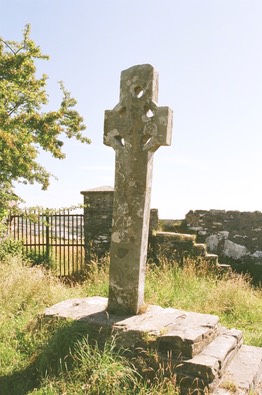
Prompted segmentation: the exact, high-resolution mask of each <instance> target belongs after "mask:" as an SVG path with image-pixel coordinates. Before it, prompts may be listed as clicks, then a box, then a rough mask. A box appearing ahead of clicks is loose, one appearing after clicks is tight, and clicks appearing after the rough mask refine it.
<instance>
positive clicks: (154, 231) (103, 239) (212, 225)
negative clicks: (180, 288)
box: [81, 186, 262, 282]
mask: <svg viewBox="0 0 262 395" xmlns="http://www.w3.org/2000/svg"><path fill="white" fill-rule="evenodd" d="M81 193H82V194H83V195H84V205H85V208H84V217H85V219H84V222H85V230H84V232H85V251H86V261H87V262H90V260H91V259H92V257H93V256H94V255H96V256H97V257H98V258H100V257H101V256H103V255H105V254H107V253H108V252H109V249H110V241H111V232H112V213H113V198H114V190H113V188H112V187H107V186H106V187H99V188H95V189H91V190H87V191H83V192H81ZM163 251H164V252H165V255H166V256H167V257H170V258H174V259H176V260H178V261H181V262H182V261H183V258H184V257H186V256H205V257H206V258H207V259H209V260H210V263H211V262H212V264H213V265H215V264H216V256H215V255H218V261H219V263H221V264H230V265H231V266H232V267H233V268H234V269H235V270H236V271H239V272H247V273H250V274H251V275H252V277H253V278H255V280H256V281H257V282H261V281H262V213H261V212H259V211H255V212H240V211H225V210H210V211H206V210H197V211H189V212H188V213H187V214H186V217H185V219H184V220H161V219H160V220H159V218H158V210H157V209H151V211H150V225H149V250H148V257H149V258H150V259H151V260H153V261H155V262H157V261H158V258H159V256H160V255H161V254H162V253H163Z"/></svg>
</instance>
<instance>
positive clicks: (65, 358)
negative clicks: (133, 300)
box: [0, 257, 262, 395]
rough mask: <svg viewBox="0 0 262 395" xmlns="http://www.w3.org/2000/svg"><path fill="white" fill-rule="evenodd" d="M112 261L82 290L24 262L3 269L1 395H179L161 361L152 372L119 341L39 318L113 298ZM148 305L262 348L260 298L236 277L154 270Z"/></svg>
mask: <svg viewBox="0 0 262 395" xmlns="http://www.w3.org/2000/svg"><path fill="white" fill-rule="evenodd" d="M107 293H108V262H107V261H106V260H105V261H103V262H99V263H98V262H93V264H92V265H91V267H90V268H89V272H88V274H87V275H86V277H85V279H84V280H83V279H82V282H81V284H77V283H72V284H67V285H66V284H65V283H62V282H60V281H59V280H58V279H56V278H55V277H53V276H52V274H50V272H47V271H46V270H45V269H43V268H42V267H29V266H28V265H27V264H26V263H24V262H23V261H22V260H21V259H20V258H19V257H9V258H8V259H6V260H5V261H2V262H0V394H3V395H5V394H6V395H12V394H13V395H25V394H27V395H29V394H38V395H58V394H59V395H60V394H65V395H66V394H67V395H72V394H77V395H81V394H90V395H101V394H110V395H111V394H112V395H118V394H126V395H129V394H130V395H131V394H132V395H149V394H151V395H154V394H158V395H162V394H167V395H169V394H170V395H171V394H173V395H175V394H176V393H177V392H176V390H175V389H174V388H175V382H174V380H173V379H172V376H171V377H170V378H167V377H166V375H165V374H164V373H165V372H164V371H163V366H161V363H160V362H159V361H158V360H157V355H152V356H150V358H151V361H152V366H153V364H154V367H155V366H157V369H156V372H154V371H153V368H152V367H150V365H149V366H148V365H143V363H144V362H143V360H142V359H139V358H136V359H133V360H131V361H130V360H128V359H127V358H126V356H124V355H125V354H124V353H122V351H121V350H120V351H119V350H118V351H116V350H115V348H114V342H113V341H112V342H108V343H106V345H105V347H104V348H103V349H101V348H99V347H98V346H97V345H96V344H91V345H90V343H89V342H88V337H87V328H86V326H85V325H82V326H81V325H76V324H75V323H74V322H71V321H68V320H67V321H61V320H59V321H55V320H54V321H52V322H51V323H50V322H47V321H45V320H41V319H39V318H38V319H37V316H38V314H41V313H42V312H43V310H44V309H45V308H46V307H47V306H50V305H52V304H54V303H57V302H59V301H61V300H64V299H67V298H71V297H84V296H92V295H100V296H107ZM145 299H146V302H147V303H150V304H159V305H161V306H163V307H167V306H168V307H175V308H178V309H183V310H190V311H198V312H202V313H210V314H217V315H219V316H220V319H221V322H222V324H223V325H225V326H228V327H236V328H238V329H242V330H243V331H244V338H245V343H246V344H250V345H256V346H262V335H261V333H260V332H261V331H260V328H261V327H262V292H261V290H259V289H255V288H253V287H252V286H251V285H250V283H249V282H248V280H247V279H246V278H244V277H241V276H238V275H225V276H219V277H218V276H217V275H216V274H215V273H214V272H210V270H209V269H208V268H207V267H205V266H204V264H202V265H200V266H199V267H198V268H197V267H196V265H195V262H193V261H188V262H187V264H186V266H185V268H184V269H183V270H182V269H181V268H179V267H178V266H177V265H176V263H174V262H171V263H170V262H167V261H165V260H163V262H162V265H160V266H155V265H149V266H148V269H147V275H146V289H145Z"/></svg>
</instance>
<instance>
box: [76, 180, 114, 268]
mask: <svg viewBox="0 0 262 395" xmlns="http://www.w3.org/2000/svg"><path fill="white" fill-rule="evenodd" d="M81 194H82V195H84V235H85V257H86V259H85V260H86V262H87V263H89V262H90V261H91V259H92V258H93V257H98V258H101V257H102V256H103V255H105V253H107V252H108V251H109V248H110V242H111V230H112V213H113V197H114V189H113V188H112V187H110V186H102V187H98V188H94V189H89V190H87V191H82V192H81Z"/></svg>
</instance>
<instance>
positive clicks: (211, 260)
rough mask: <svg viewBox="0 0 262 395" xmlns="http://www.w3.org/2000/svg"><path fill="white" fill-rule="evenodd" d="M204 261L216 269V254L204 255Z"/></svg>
mask: <svg viewBox="0 0 262 395" xmlns="http://www.w3.org/2000/svg"><path fill="white" fill-rule="evenodd" d="M204 258H205V261H206V262H208V263H209V264H210V265H212V266H214V267H216V266H218V265H219V264H218V255H216V254H208V253H207V254H206V255H205V257H204Z"/></svg>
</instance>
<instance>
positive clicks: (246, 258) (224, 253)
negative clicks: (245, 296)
mask: <svg viewBox="0 0 262 395" xmlns="http://www.w3.org/2000/svg"><path fill="white" fill-rule="evenodd" d="M183 228H184V230H185V231H186V232H188V233H194V234H196V235H197V241H198V242H200V243H206V245H207V249H208V251H209V252H211V253H215V254H218V256H219V262H222V263H230V264H231V265H232V266H233V267H234V268H235V269H237V270H238V271H243V272H249V273H251V274H252V275H253V276H254V277H255V278H257V279H258V281H262V213H261V212H259V211H255V212H240V211H225V210H210V211H205V210H197V211H189V213H188V214H187V215H186V218H185V222H184V224H183Z"/></svg>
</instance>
